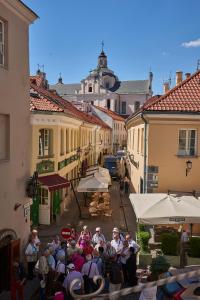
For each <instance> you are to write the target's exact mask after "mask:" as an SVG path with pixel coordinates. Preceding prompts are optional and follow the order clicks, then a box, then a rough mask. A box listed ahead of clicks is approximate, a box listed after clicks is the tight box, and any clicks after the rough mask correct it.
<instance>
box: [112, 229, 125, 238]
mask: <svg viewBox="0 0 200 300" xmlns="http://www.w3.org/2000/svg"><path fill="white" fill-rule="evenodd" d="M116 235H117V236H118V238H119V239H120V240H121V241H122V242H123V241H124V240H125V238H124V236H123V234H122V233H121V232H120V231H119V229H118V228H117V227H114V228H113V234H112V238H113V239H114V238H115V236H116Z"/></svg>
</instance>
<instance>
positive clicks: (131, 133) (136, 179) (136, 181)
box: [127, 119, 144, 193]
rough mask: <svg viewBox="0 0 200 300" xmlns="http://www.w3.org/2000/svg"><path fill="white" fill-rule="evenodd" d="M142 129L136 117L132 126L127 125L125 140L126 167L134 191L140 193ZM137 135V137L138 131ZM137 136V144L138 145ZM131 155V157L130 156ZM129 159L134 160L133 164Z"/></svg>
mask: <svg viewBox="0 0 200 300" xmlns="http://www.w3.org/2000/svg"><path fill="white" fill-rule="evenodd" d="M142 130H144V124H143V122H142V121H141V120H140V119H138V120H137V121H136V122H135V124H134V127H133V126H132V125H129V126H128V141H127V151H128V154H129V155H128V160H127V168H128V170H129V176H130V178H131V182H132V184H133V188H134V190H135V192H136V193H140V180H141V178H142V179H144V150H143V149H144V148H143V149H142V144H141V131H142ZM139 132H140V134H139V137H138V133H139ZM138 138H139V146H138ZM132 155H133V157H131V156H132ZM131 161H134V162H135V163H136V164H137V165H138V167H136V165H135V164H133V163H132V162H131Z"/></svg>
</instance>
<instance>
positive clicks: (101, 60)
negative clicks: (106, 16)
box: [98, 42, 108, 69]
mask: <svg viewBox="0 0 200 300" xmlns="http://www.w3.org/2000/svg"><path fill="white" fill-rule="evenodd" d="M103 47H104V42H102V49H101V53H100V55H99V57H98V68H99V69H101V68H107V67H108V65H107V56H106V55H105V53H104V51H103Z"/></svg>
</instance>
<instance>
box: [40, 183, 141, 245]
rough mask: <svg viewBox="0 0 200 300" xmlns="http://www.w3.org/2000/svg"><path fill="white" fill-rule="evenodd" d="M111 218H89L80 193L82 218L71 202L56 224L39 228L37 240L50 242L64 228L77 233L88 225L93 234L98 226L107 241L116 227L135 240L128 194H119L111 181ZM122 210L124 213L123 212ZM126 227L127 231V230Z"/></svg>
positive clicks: (116, 186)
mask: <svg viewBox="0 0 200 300" xmlns="http://www.w3.org/2000/svg"><path fill="white" fill-rule="evenodd" d="M110 194H111V209H112V210H113V213H112V217H105V216H104V217H90V216H89V214H88V208H85V207H84V199H83V196H82V193H79V194H77V196H78V199H79V202H80V204H81V209H82V218H81V219H80V218H79V213H78V208H77V205H76V202H75V200H74V201H71V203H70V204H69V206H68V207H67V209H66V211H65V212H64V213H63V214H62V216H61V217H60V219H59V221H58V222H57V223H54V224H51V225H48V226H46V225H40V226H39V238H40V240H41V242H42V243H47V242H51V240H52V239H53V237H54V236H55V235H57V234H60V232H61V229H62V228H64V227H69V226H72V227H75V228H76V230H77V232H80V231H81V230H82V227H83V226H84V225H88V227H89V230H90V231H91V232H92V233H94V232H95V228H96V227H98V226H100V227H101V228H102V231H103V233H104V234H105V237H106V239H107V240H111V237H112V229H113V228H114V227H118V228H119V229H120V230H121V231H123V232H125V233H126V232H127V231H129V232H130V233H131V234H132V235H133V237H134V238H135V231H136V222H135V215H134V211H133V209H132V207H131V204H130V201H129V196H128V194H124V193H121V195H120V190H119V183H118V182H117V181H113V183H112V186H111V188H110ZM123 210H124V211H123ZM127 227H128V230H127Z"/></svg>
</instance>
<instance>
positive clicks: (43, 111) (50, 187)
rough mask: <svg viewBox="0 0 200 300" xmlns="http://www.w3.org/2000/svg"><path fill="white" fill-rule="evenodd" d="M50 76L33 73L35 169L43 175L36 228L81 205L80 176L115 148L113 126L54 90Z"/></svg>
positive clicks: (33, 210) (34, 219)
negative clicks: (78, 195) (76, 194)
mask: <svg viewBox="0 0 200 300" xmlns="http://www.w3.org/2000/svg"><path fill="white" fill-rule="evenodd" d="M45 77H46V76H45V74H44V73H43V72H41V71H40V70H38V72H37V75H35V76H31V77H30V111H31V120H30V123H31V128H32V146H31V147H32V152H31V172H32V173H34V172H37V173H38V192H37V196H35V197H34V198H33V203H32V205H31V224H32V225H36V226H37V225H38V224H45V225H49V224H51V223H52V222H56V221H58V220H59V217H60V215H61V214H62V213H63V211H64V210H65V209H66V208H67V206H68V205H69V203H70V201H74V205H76V202H75V199H74V194H73V189H76V187H77V185H78V182H79V177H81V176H83V175H85V173H86V170H87V168H88V167H89V166H92V165H94V164H96V163H97V162H98V163H99V164H101V163H102V158H103V155H104V154H106V153H111V151H112V130H111V128H110V127H109V126H108V125H107V124H106V123H105V122H103V121H102V120H101V119H100V118H98V116H97V115H94V114H88V113H85V112H82V111H79V110H78V109H77V108H76V107H75V106H74V105H73V104H72V103H70V102H69V101H67V100H65V99H63V98H62V97H60V96H59V95H58V94H57V93H56V92H55V91H54V90H49V87H48V85H47V84H46V83H47V81H46V79H45ZM72 185H73V186H72Z"/></svg>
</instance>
